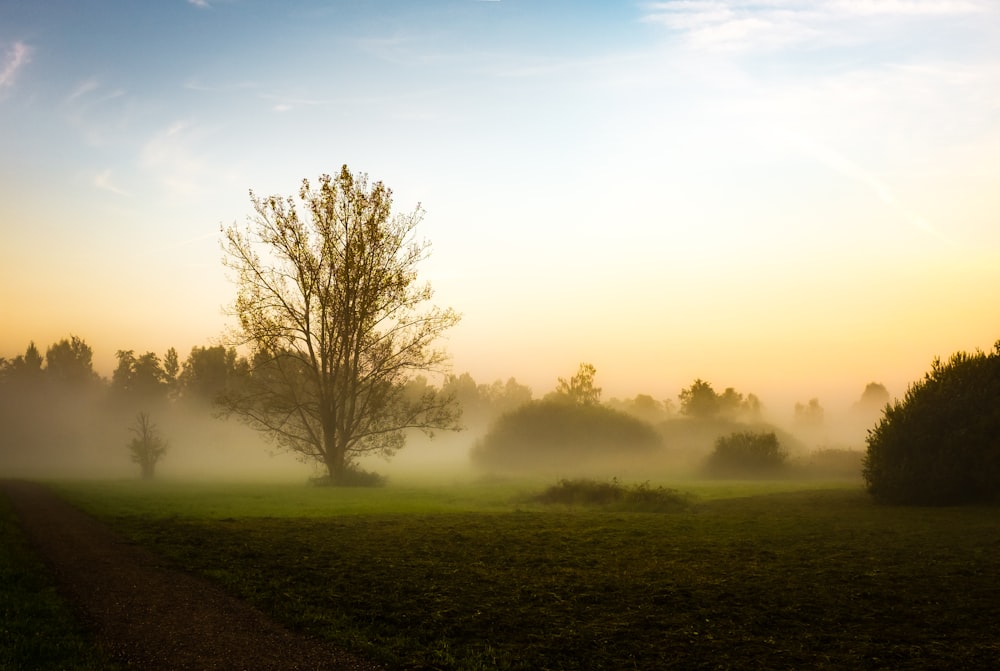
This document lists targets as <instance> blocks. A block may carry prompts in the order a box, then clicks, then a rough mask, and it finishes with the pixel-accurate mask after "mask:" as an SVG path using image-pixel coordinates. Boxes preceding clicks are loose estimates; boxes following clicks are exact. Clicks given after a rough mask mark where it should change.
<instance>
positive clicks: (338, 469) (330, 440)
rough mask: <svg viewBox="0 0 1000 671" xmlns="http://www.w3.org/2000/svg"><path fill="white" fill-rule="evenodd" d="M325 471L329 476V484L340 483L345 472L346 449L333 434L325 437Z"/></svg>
mask: <svg viewBox="0 0 1000 671" xmlns="http://www.w3.org/2000/svg"><path fill="white" fill-rule="evenodd" d="M325 442H326V460H325V461H326V471H327V474H328V475H329V476H330V484H334V485H337V484H340V483H342V482H343V481H344V475H345V474H346V472H347V459H346V456H347V455H346V450H345V448H344V446H342V445H340V444H339V442H338V441H337V440H336V438H335V437H334V436H327V438H326V441H325Z"/></svg>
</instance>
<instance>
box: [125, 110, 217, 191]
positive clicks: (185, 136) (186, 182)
mask: <svg viewBox="0 0 1000 671" xmlns="http://www.w3.org/2000/svg"><path fill="white" fill-rule="evenodd" d="M216 133H217V129H213V128H211V127H208V126H205V125H201V124H196V123H194V122H191V121H187V120H183V121H175V122H173V123H171V124H169V125H168V126H166V127H165V128H161V129H160V130H159V131H157V132H155V133H154V134H153V135H152V136H151V137H150V138H149V139H148V140H146V142H145V143H144V144H143V145H142V149H141V150H140V154H139V164H140V166H141V167H142V168H143V169H144V170H146V171H147V172H148V173H149V174H150V175H151V176H152V177H153V179H155V180H156V181H157V182H158V183H159V184H160V186H161V187H162V188H164V189H165V190H166V191H167V192H168V193H169V194H170V195H171V196H172V197H176V198H197V197H201V196H204V195H205V194H208V193H212V191H213V190H215V189H218V188H219V184H220V183H221V182H228V181H229V180H231V179H232V174H231V171H230V169H229V168H227V167H225V166H222V165H220V164H218V163H216V162H215V161H214V160H213V157H212V155H211V153H210V152H208V151H206V150H205V147H210V146H212V145H213V142H214V140H215V139H216V138H215V136H216Z"/></svg>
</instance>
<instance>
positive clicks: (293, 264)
mask: <svg viewBox="0 0 1000 671" xmlns="http://www.w3.org/2000/svg"><path fill="white" fill-rule="evenodd" d="M250 200H251V202H252V204H253V209H254V214H253V215H251V217H250V218H249V220H248V224H247V226H246V227H243V228H238V227H236V226H235V225H234V226H231V227H229V228H227V229H226V230H225V231H224V235H225V239H224V242H223V246H224V250H225V262H226V265H227V266H228V267H229V268H230V269H232V270H233V271H234V272H235V277H234V280H235V282H236V284H237V288H238V292H237V297H236V301H235V303H234V305H233V313H234V315H235V316H236V317H237V318H238V319H239V329H238V334H237V335H238V343H239V344H245V345H249V347H250V348H251V357H250V360H251V361H252V370H251V374H250V376H249V378H248V381H247V383H246V384H244V385H242V386H241V388H240V389H241V391H240V392H239V393H234V394H231V395H230V396H229V398H228V405H229V408H230V409H231V410H232V411H234V412H236V413H237V414H239V415H241V416H242V417H244V418H245V419H247V420H248V421H249V422H250V424H251V425H253V426H256V427H257V428H259V429H261V430H263V431H265V432H267V433H268V434H269V435H270V436H271V437H272V438H273V439H274V440H275V441H276V442H277V443H278V444H279V445H280V446H282V447H284V448H286V449H288V450H291V451H293V452H296V453H298V454H299V455H301V456H303V457H304V458H306V459H307V460H315V461H317V462H319V463H321V464H323V465H324V466H325V467H326V469H327V471H328V473H329V476H330V478H331V480H332V481H333V482H338V481H343V480H344V479H345V476H347V475H349V472H350V470H351V469H352V467H353V466H354V464H355V459H356V457H358V456H360V455H362V454H366V453H378V454H382V455H385V456H390V455H392V454H393V453H394V452H395V451H396V450H398V449H399V448H400V447H402V445H403V443H404V441H405V430H406V429H412V428H416V429H422V430H424V431H427V432H430V431H433V430H434V429H451V428H455V427H456V426H457V419H458V417H457V415H458V409H457V406H456V404H455V403H454V402H453V401H452V399H450V398H448V397H447V396H445V395H442V394H440V393H436V392H435V390H434V389H433V388H432V387H428V388H427V389H426V391H424V392H423V393H421V394H417V395H414V394H412V393H408V392H407V390H406V382H407V381H408V380H409V379H411V378H412V377H413V376H414V375H416V374H418V373H420V372H427V371H430V372H441V371H443V368H444V366H445V364H446V362H447V357H446V355H445V353H444V352H442V351H441V350H438V349H435V348H434V341H435V340H437V338H438V337H439V336H440V335H441V334H442V333H443V332H444V331H445V330H447V329H448V328H449V327H451V326H453V325H454V324H456V323H457V322H458V320H459V316H458V315H457V314H456V313H455V312H454V311H452V310H451V309H441V308H437V307H433V306H428V305H427V301H429V300H430V298H431V297H432V291H431V287H430V285H429V284H426V283H418V282H417V265H418V264H419V262H420V261H422V260H423V259H424V258H426V256H427V253H428V250H429V245H428V243H426V242H419V241H417V240H415V237H414V229H415V227H416V226H417V224H418V223H419V222H420V220H421V218H422V210H421V209H420V207H419V206H418V207H417V208H416V209H415V210H414V211H413V212H411V213H409V214H402V215H393V214H392V212H391V210H392V192H391V190H390V189H388V188H387V187H386V186H385V185H384V184H383V183H382V182H375V183H374V184H371V183H369V181H368V178H367V176H366V175H364V174H352V173H351V172H349V171H348V169H347V166H346V165H345V166H343V167H342V168H341V170H340V172H339V174H337V175H336V177H331V176H329V175H323V176H321V177H320V178H319V183H318V184H317V185H316V187H315V188H314V187H313V186H312V185H311V184H310V183H309V181H308V180H303V181H302V187H301V188H300V189H299V193H298V199H297V200H296V199H295V198H293V197H288V198H283V197H280V196H269V197H257V196H256V195H254V193H253V192H252V191H251V192H250Z"/></svg>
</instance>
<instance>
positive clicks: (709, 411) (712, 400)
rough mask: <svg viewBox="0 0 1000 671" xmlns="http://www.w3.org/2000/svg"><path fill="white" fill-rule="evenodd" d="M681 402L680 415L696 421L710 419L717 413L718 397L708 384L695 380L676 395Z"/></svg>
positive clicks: (699, 379)
mask: <svg viewBox="0 0 1000 671" xmlns="http://www.w3.org/2000/svg"><path fill="white" fill-rule="evenodd" d="M677 398H678V399H680V402H681V414H684V415H687V416H688V417H694V418H696V419H711V418H713V417H715V415H716V413H718V411H719V395H718V394H717V393H715V389H713V388H712V385H711V384H709V383H708V382H705V381H704V380H702V379H701V378H698V379H696V380H695V381H694V382H692V383H691V386H690V387H688V388H687V389H682V390H681V392H680V393H679V394H678V395H677Z"/></svg>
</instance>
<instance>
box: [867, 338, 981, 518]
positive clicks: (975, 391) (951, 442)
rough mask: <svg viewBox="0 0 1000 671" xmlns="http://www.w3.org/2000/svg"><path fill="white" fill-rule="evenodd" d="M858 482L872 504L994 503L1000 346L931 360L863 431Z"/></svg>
mask: <svg viewBox="0 0 1000 671" xmlns="http://www.w3.org/2000/svg"><path fill="white" fill-rule="evenodd" d="M867 444H868V452H867V454H866V455H865V462H864V478H865V483H866V484H867V487H868V491H869V493H870V494H871V495H872V497H874V499H875V500H876V501H879V502H883V503H903V504H919V505H950V504H960V503H976V502H996V501H998V500H1000V341H998V342H997V344H996V345H995V347H994V351H993V353H992V354H989V355H987V354H984V353H983V352H981V351H977V352H976V353H974V354H968V353H966V352H958V353H956V354H954V355H952V357H951V358H950V359H949V360H948V362H947V363H942V362H941V360H940V359H935V360H934V362H933V363H932V365H931V370H930V372H928V373H927V374H926V375H925V376H924V379H923V380H921V381H919V382H917V383H914V384H912V385H911V386H910V388H909V389H908V390H907V392H906V396H905V397H904V398H903V400H902V401H899V400H897V401H895V402H893V403H891V404H890V405H888V406H887V407H886V409H885V411H884V414H883V416H882V418H881V419H880V420H879V422H878V424H876V425H875V428H873V429H871V430H870V431H869V432H868V440H867Z"/></svg>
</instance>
